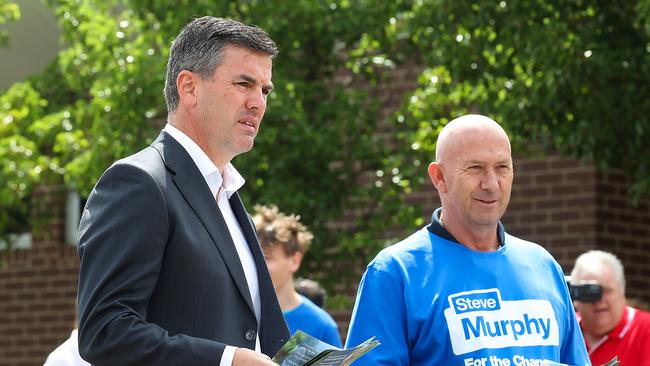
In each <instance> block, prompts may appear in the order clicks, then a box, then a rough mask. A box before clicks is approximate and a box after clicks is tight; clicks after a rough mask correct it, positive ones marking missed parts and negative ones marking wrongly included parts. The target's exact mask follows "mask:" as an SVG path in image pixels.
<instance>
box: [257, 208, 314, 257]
mask: <svg viewBox="0 0 650 366" xmlns="http://www.w3.org/2000/svg"><path fill="white" fill-rule="evenodd" d="M253 222H255V228H256V230H257V237H258V239H259V241H260V245H261V246H262V247H263V248H264V247H270V246H274V245H281V246H282V249H283V250H284V253H285V254H286V255H292V254H294V253H296V252H300V253H303V254H304V253H305V252H306V251H307V249H309V245H310V244H311V240H312V239H313V238H314V235H312V233H311V232H310V231H309V230H307V227H306V226H305V225H303V224H302V223H301V222H300V216H298V215H295V214H291V215H286V214H284V213H282V212H280V210H278V208H277V206H275V205H271V206H264V205H255V214H254V215H253Z"/></svg>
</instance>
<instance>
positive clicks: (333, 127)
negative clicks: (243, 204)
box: [0, 0, 650, 280]
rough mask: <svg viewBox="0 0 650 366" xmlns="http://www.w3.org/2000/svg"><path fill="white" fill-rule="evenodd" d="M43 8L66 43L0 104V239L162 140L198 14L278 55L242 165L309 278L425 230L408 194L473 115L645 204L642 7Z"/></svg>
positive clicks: (301, 2)
mask: <svg viewBox="0 0 650 366" xmlns="http://www.w3.org/2000/svg"><path fill="white" fill-rule="evenodd" d="M47 2H48V4H49V6H50V7H51V9H53V11H54V12H55V14H56V15H57V17H58V19H59V22H60V26H61V28H62V29H63V42H64V43H63V44H65V45H66V48H65V50H63V51H61V53H60V54H59V56H58V57H57V59H56V60H55V62H53V63H52V65H50V67H48V69H47V70H46V71H45V72H43V73H42V74H40V75H38V76H37V77H34V78H32V79H30V80H28V81H26V82H23V83H18V84H15V85H14V86H12V87H11V88H10V89H9V90H7V91H5V92H4V94H3V95H2V96H0V122H1V123H0V160H1V161H4V162H9V163H7V164H3V165H2V168H1V169H0V206H1V207H2V208H3V209H2V211H0V212H1V213H0V233H6V232H7V230H9V229H12V228H15V227H17V226H20V225H21V224H22V225H24V220H23V222H20V221H19V220H16V218H18V217H21V214H22V215H23V216H22V217H23V218H24V214H25V212H26V210H27V208H28V200H27V197H29V193H30V192H31V190H32V189H33V187H34V186H35V185H36V184H41V183H43V182H65V183H66V184H67V185H69V186H74V187H77V189H79V190H80V191H81V192H82V195H87V194H88V192H89V190H90V189H91V187H92V186H93V184H94V182H95V181H96V180H97V179H98V177H99V176H100V174H101V173H102V171H103V170H104V169H106V167H107V166H108V165H109V164H110V163H111V162H112V161H114V160H115V159H118V158H120V157H122V156H125V155H127V154H130V153H132V152H134V151H136V150H139V149H140V148H142V147H143V146H144V145H145V144H147V143H149V142H150V141H151V140H152V139H153V138H155V136H156V135H157V130H158V129H159V128H160V127H161V126H162V125H163V124H164V120H165V117H166V111H165V107H164V101H163V97H162V88H163V81H164V68H165V62H166V57H167V53H168V49H169V44H170V42H171V41H172V38H173V36H174V35H175V34H177V33H178V31H179V29H180V28H181V27H182V25H184V24H185V23H187V21H188V20H189V19H191V18H192V17H194V16H197V15H217V16H224V17H231V18H235V19H238V20H241V21H243V22H245V23H249V24H256V25H258V26H260V27H262V28H263V29H265V30H267V31H268V32H269V33H270V34H271V36H272V37H273V38H274V40H275V41H276V42H277V43H278V45H279V46H280V50H281V52H280V55H279V56H278V58H277V59H276V61H275V65H274V77H273V79H274V84H275V85H276V91H274V93H273V94H272V95H271V97H270V99H269V108H268V111H267V116H266V117H265V120H264V122H263V124H262V129H261V132H260V135H259V136H258V139H257V141H256V147H255V148H254V149H253V150H252V151H251V152H249V153H247V154H244V155H242V156H240V157H237V158H236V161H235V164H236V166H237V167H238V168H239V169H240V170H241V171H242V173H243V174H244V176H245V177H246V178H247V185H246V188H245V190H244V198H245V200H246V201H247V204H248V205H249V207H251V205H252V204H253V203H266V204H277V205H278V206H279V207H280V208H281V209H282V210H283V211H285V212H295V213H297V214H300V215H301V216H302V218H303V221H304V222H305V223H306V224H307V225H308V226H309V227H310V228H311V229H312V230H313V231H314V232H315V234H316V239H315V242H314V246H313V249H312V251H311V252H310V253H309V254H308V258H307V259H308V260H309V262H310V263H308V264H309V265H310V267H314V266H316V267H318V265H317V264H315V263H317V261H315V260H314V259H324V258H328V259H329V258H332V259H336V258H340V257H342V256H347V257H348V258H349V257H350V255H351V254H352V253H358V250H359V249H360V248H362V247H363V248H366V250H367V252H366V253H367V254H373V253H374V252H375V251H376V250H377V249H379V248H380V247H381V246H382V245H383V243H382V240H380V239H378V235H379V233H380V232H383V231H385V229H388V228H392V227H401V228H408V229H412V228H413V226H415V225H417V224H421V223H422V219H420V218H419V217H420V213H419V211H417V209H416V208H415V207H412V206H411V205H408V204H405V203H404V202H402V201H401V200H400V194H402V193H408V192H410V191H411V190H412V189H413V188H414V187H415V186H417V185H418V184H419V183H422V182H424V181H426V175H425V173H424V171H425V166H426V164H427V163H428V162H429V161H430V160H431V159H432V156H433V151H434V148H435V145H434V140H435V138H434V136H435V135H436V134H437V133H438V131H439V129H440V128H442V126H444V124H445V123H446V122H447V121H448V120H449V119H451V118H453V117H456V116H458V115H460V114H462V113H466V112H468V111H480V112H481V113H484V114H488V115H491V116H493V117H494V118H495V119H496V120H498V121H501V122H502V123H504V124H505V126H506V128H507V129H509V130H510V132H511V134H512V135H513V136H514V142H515V145H517V146H519V147H526V146H527V145H528V144H530V143H532V144H534V145H535V146H540V147H542V148H544V149H547V151H549V150H550V151H559V152H562V153H565V154H571V155H575V156H585V157H591V158H593V159H594V161H595V162H596V163H597V164H599V165H600V166H601V167H604V168H607V167H622V168H623V169H625V170H626V171H627V172H628V173H629V174H630V177H631V178H632V179H633V183H634V189H635V192H636V194H637V195H639V194H647V193H649V192H650V173H649V171H650V170H649V169H648V164H650V163H649V161H650V159H649V157H650V156H649V155H650V154H649V150H648V149H649V148H648V144H647V143H646V142H645V141H646V139H647V138H648V137H649V136H648V129H649V128H650V122H649V121H648V115H649V112H650V110H649V109H650V104H648V103H647V102H646V100H648V99H650V98H648V97H649V95H648V93H649V90H648V85H650V82H649V81H650V80H649V78H650V77H649V75H650V73H649V70H648V68H649V67H650V62H649V61H650V60H649V59H648V58H649V57H650V41H649V36H650V0H638V1H626V2H620V1H609V2H607V1H605V2H602V1H601V2H596V1H586V0H576V1H548V0H531V1H496V2H489V1H484V2H475V1H463V0H400V1H379V0H354V1H352V0H332V1H313V0H294V1H262V0H240V1H214V0H193V1H189V0H177V1H168V0H121V1H118V0H106V1H99V0H48V1H47ZM6 4H9V3H7V2H6V0H4V1H3V0H0V20H2V19H3V18H2V16H3V15H1V14H7V12H3V11H2V10H3V9H5V7H4V5H6ZM11 9H13V7H12V8H11ZM10 13H12V14H13V10H12V12H10ZM5 16H6V15H5ZM410 59H414V60H415V62H416V63H417V64H419V65H421V66H423V71H422V74H421V75H420V78H419V87H418V88H417V89H416V90H415V91H414V92H413V94H412V95H411V96H410V98H409V99H408V101H407V103H406V104H405V107H404V110H403V111H401V112H400V113H397V114H396V115H395V116H394V118H392V119H391V120H390V121H379V120H378V119H377V115H378V108H379V107H380V106H379V105H378V101H377V99H376V94H373V92H375V91H376V90H375V88H376V87H377V86H378V85H381V84H380V82H381V76H382V75H384V74H385V71H387V70H389V69H390V68H391V67H393V66H394V65H396V64H399V63H401V62H402V61H405V60H410ZM382 124H383V125H382ZM386 130H392V131H394V132H395V136H396V138H397V143H398V145H397V146H396V147H391V146H395V141H385V140H384V138H383V137H382V136H385V135H386V134H385V133H377V132H378V131H381V132H385V131H386ZM13 213H18V214H13ZM351 213H353V214H355V215H353V216H350V214H351ZM347 217H358V218H356V219H355V221H354V222H352V223H350V227H351V228H352V230H351V231H348V232H341V231H337V230H331V227H330V226H329V225H330V224H331V223H332V222H337V220H338V222H341V221H345V218H347ZM361 261H364V259H361ZM339 280H340V279H339Z"/></svg>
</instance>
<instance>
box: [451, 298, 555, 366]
mask: <svg viewBox="0 0 650 366" xmlns="http://www.w3.org/2000/svg"><path fill="white" fill-rule="evenodd" d="M448 299H449V305H450V306H449V308H447V309H445V311H444V314H445V319H446V321H447V327H448V328H449V336H450V338H451V345H452V349H453V351H454V354H456V355H462V354H465V353H468V352H473V351H476V350H479V349H483V348H504V347H525V346H541V345H544V346H546V345H548V346H551V345H553V346H557V345H559V343H560V342H559V338H560V337H559V333H558V325H557V321H556V318H555V312H554V311H553V307H552V306H551V303H550V302H549V301H547V300H517V301H502V300H501V293H500V292H499V289H497V288H491V289H485V290H474V291H466V292H459V293H456V294H452V295H449V298H448Z"/></svg>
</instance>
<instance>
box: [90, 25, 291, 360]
mask: <svg viewBox="0 0 650 366" xmlns="http://www.w3.org/2000/svg"><path fill="white" fill-rule="evenodd" d="M276 54H277V48H276V46H275V44H274V42H273V41H272V40H271V39H270V38H269V36H268V35H267V34H266V33H265V32H264V31H262V30H260V29H259V28H255V27H250V26H246V25H244V24H241V23H239V22H236V21H232V20H228V19H221V18H215V17H202V18H198V19H195V20H193V21H192V22H190V23H189V24H188V25H186V26H185V27H184V28H183V29H182V30H181V32H180V34H179V35H178V37H177V38H176V39H175V40H174V42H173V44H172V46H171V49H170V55H169V61H168V65H167V79H166V84H165V99H166V102H167V109H168V120H167V121H168V123H167V125H166V126H165V128H164V129H163V131H162V132H161V134H160V136H159V137H158V139H157V140H156V141H155V142H154V143H153V144H152V145H151V146H149V147H147V148H145V149H144V150H142V151H140V152H138V153H136V154H135V155H132V156H130V157H127V158H124V159H121V160H119V161H117V162H115V163H114V164H113V165H112V166H111V167H110V168H109V169H108V170H107V171H106V172H105V173H104V174H103V175H102V177H101V178H100V179H99V181H98V182H97V185H96V186H95V188H94V189H93V191H92V192H91V194H90V197H89V198H88V202H87V204H86V207H85V209H84V212H83V215H82V218H81V223H80V227H79V241H78V251H79V256H80V258H81V269H80V274H79V299H78V300H79V315H80V323H79V350H80V353H81V355H82V356H83V358H84V359H86V360H88V361H89V362H91V363H92V364H94V365H120V366H124V365H193V366H197V365H211V366H216V365H221V366H231V365H232V366H237V365H249V366H250V365H267V366H270V365H274V363H273V362H271V360H270V357H269V356H272V355H274V354H275V352H276V351H277V350H278V349H279V348H280V347H281V346H282V345H283V344H284V342H285V341H286V340H287V338H288V336H289V333H288V330H287V327H286V324H285V322H284V319H283V317H282V312H281V311H280V307H279V305H278V301H277V298H276V296H275V293H274V290H273V285H272V283H271V279H270V277H269V273H268V270H267V268H266V266H265V264H264V258H263V255H262V252H261V250H260V247H259V244H258V242H257V238H256V237H255V230H254V227H253V224H252V222H251V220H250V218H249V216H248V215H247V213H246V211H245V209H244V206H243V205H242V202H241V200H240V198H239V195H238V193H237V189H239V188H240V187H241V186H242V185H243V184H244V179H243V178H242V177H241V175H239V173H238V172H237V171H236V170H235V168H234V167H233V165H232V164H231V163H230V161H231V160H232V159H233V158H234V157H235V156H236V155H238V154H241V153H244V152H247V151H249V150H250V149H251V148H252V147H253V141H254V138H255V136H256V135H257V132H258V129H259V127H260V123H261V121H262V117H263V116H264V112H265V110H266V100H267V96H268V94H269V93H270V91H271V89H272V84H271V70H272V58H273V57H274V56H275V55H276Z"/></svg>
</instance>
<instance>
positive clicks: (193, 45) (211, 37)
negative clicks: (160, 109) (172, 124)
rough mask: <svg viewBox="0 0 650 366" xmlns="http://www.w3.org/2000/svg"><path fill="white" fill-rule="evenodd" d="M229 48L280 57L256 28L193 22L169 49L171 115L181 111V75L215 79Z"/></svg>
mask: <svg viewBox="0 0 650 366" xmlns="http://www.w3.org/2000/svg"><path fill="white" fill-rule="evenodd" d="M229 45H236V46H241V47H245V48H248V49H251V50H254V51H259V52H261V53H264V54H267V55H269V56H271V57H275V56H276V55H277V54H278V48H277V46H276V45H275V42H273V40H272V39H271V37H269V35H268V34H267V33H266V32H265V31H263V30H262V29H260V28H258V27H256V26H249V25H246V24H243V23H240V22H238V21H236V20H232V19H224V18H218V17H212V16H204V17H200V18H196V19H194V20H192V21H191V22H190V23H188V24H187V25H185V26H184V27H183V29H181V31H180V33H179V34H178V36H177V37H176V39H174V41H173V42H172V45H171V47H170V49H169V60H168V61H167V76H166V79H165V89H164V95H165V102H166V103H167V111H168V112H173V111H175V110H176V108H177V107H178V100H179V96H178V91H177V90H176V78H177V77H178V74H179V73H180V72H181V71H183V70H188V71H192V72H195V73H197V74H199V76H200V77H201V78H202V79H204V80H206V79H208V78H210V77H212V74H213V73H214V71H215V70H216V68H217V67H218V66H219V65H220V64H221V62H222V61H223V52H224V49H225V47H226V46H229Z"/></svg>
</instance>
